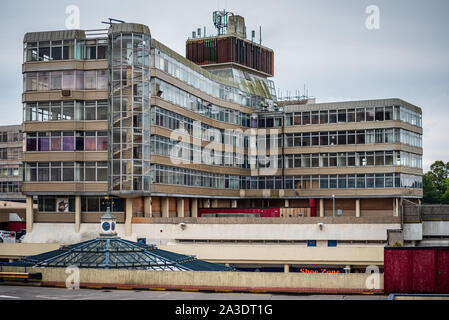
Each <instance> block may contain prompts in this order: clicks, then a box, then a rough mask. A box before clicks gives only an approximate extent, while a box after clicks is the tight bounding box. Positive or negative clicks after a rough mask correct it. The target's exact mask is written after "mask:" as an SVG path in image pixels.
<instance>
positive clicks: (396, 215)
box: [393, 198, 399, 217]
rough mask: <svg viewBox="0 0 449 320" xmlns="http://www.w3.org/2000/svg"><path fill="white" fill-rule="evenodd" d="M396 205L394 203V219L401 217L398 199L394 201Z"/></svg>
mask: <svg viewBox="0 0 449 320" xmlns="http://www.w3.org/2000/svg"><path fill="white" fill-rule="evenodd" d="M393 201H394V203H393V205H394V206H393V209H394V211H393V216H394V217H399V199H398V198H395V199H394V200H393Z"/></svg>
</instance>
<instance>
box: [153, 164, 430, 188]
mask: <svg viewBox="0 0 449 320" xmlns="http://www.w3.org/2000/svg"><path fill="white" fill-rule="evenodd" d="M151 174H152V183H161V184H172V185H183V186H193V187H203V188H215V189H248V190H251V189H303V190H307V189H347V188H349V189H355V188H357V189H371V188H382V189H383V188H411V189H422V177H421V176H414V175H408V174H401V173H380V174H377V173H376V174H357V175H356V174H344V175H316V176H285V177H282V176H257V177H248V176H240V177H239V176H233V175H220V174H213V173H207V172H201V171H194V170H189V169H180V168H173V167H168V166H162V165H153V166H152V167H151Z"/></svg>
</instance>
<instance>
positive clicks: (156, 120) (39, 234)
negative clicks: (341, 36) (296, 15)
mask: <svg viewBox="0 0 449 320" xmlns="http://www.w3.org/2000/svg"><path fill="white" fill-rule="evenodd" d="M219 30H220V32H219V35H218V36H214V37H196V35H195V37H194V38H191V39H189V40H188V41H187V49H186V52H187V58H184V57H183V56H181V55H180V54H178V53H176V52H174V51H172V50H171V49H169V48H167V47H166V46H164V45H163V44H162V43H161V42H159V41H157V40H155V39H154V38H152V37H151V34H150V30H149V28H148V27H147V26H145V25H140V24H131V23H117V24H111V26H110V28H109V30H104V31H100V32H99V31H98V30H96V31H82V30H72V31H52V32H33V33H27V34H26V35H25V38H24V64H23V76H24V92H23V96H22V99H23V104H24V113H23V114H24V119H23V120H24V123H23V131H24V134H25V140H26V141H25V148H26V150H25V152H24V160H23V161H24V170H25V175H24V177H25V181H24V185H23V192H24V194H26V196H27V203H28V206H29V207H30V206H31V203H32V199H33V196H36V197H37V198H38V205H39V212H38V213H37V214H32V211H31V209H30V210H28V214H27V227H28V232H29V238H28V239H29V241H47V240H48V239H51V240H52V241H62V242H64V241H65V242H70V241H72V240H73V239H75V238H76V237H78V238H79V237H81V238H82V237H89V235H90V233H89V232H92V230H93V228H95V227H96V224H94V222H97V221H98V220H99V217H100V216H101V215H102V214H103V212H104V211H105V209H106V203H105V201H104V197H105V196H106V195H109V196H111V197H112V202H113V205H112V207H113V208H112V211H113V212H114V214H115V215H116V216H117V218H118V222H119V223H120V224H121V226H120V227H121V229H119V233H120V232H121V233H122V235H125V236H132V235H133V236H135V237H137V238H148V239H152V240H153V241H165V240H172V241H178V242H182V241H198V240H200V241H278V242H279V241H281V242H282V241H293V242H295V241H296V242H298V243H302V242H304V243H306V241H308V240H310V241H312V242H308V243H309V244H311V245H313V241H315V244H316V241H318V242H319V243H320V241H321V242H322V241H332V245H333V244H335V243H336V241H340V242H339V243H345V242H346V243H357V242H360V241H364V242H365V243H366V242H369V241H371V242H373V243H380V244H382V243H386V241H387V230H389V229H401V218H400V216H401V203H402V201H403V199H409V200H412V201H415V202H416V201H419V199H420V198H421V197H422V179H421V176H422V133H423V132H422V126H421V113H422V112H421V109H420V108H418V107H416V106H414V105H412V104H410V103H407V102H405V101H403V100H400V99H381V100H367V101H350V102H339V103H315V100H314V99H307V98H305V99H301V100H298V101H278V99H277V97H276V90H275V86H274V82H273V81H272V80H271V79H270V78H271V77H272V76H274V53H273V51H272V50H271V49H268V48H266V47H263V46H262V45H261V44H260V43H255V42H254V41H250V40H247V39H246V29H245V27H244V21H243V18H241V17H239V16H230V17H229V25H228V28H227V31H226V30H225V32H223V29H219ZM106 31H107V33H106ZM258 207H264V208H268V207H277V208H308V209H309V210H305V211H301V212H303V215H305V216H303V217H298V212H299V211H297V210H296V211H295V210H290V211H289V210H283V211H282V212H283V214H282V217H283V219H282V218H281V217H279V218H273V219H266V220H263V219H261V218H259V219H256V218H253V219H240V220H239V219H237V220H235V219H234V218H229V219H220V218H198V217H199V215H201V209H202V208H240V209H246V208H258ZM313 217H316V218H317V219H318V218H322V219H324V220H322V221H327V222H329V223H331V227H330V231H329V232H330V233H329V234H326V232H327V231H325V232H324V233H319V230H318V231H316V230H315V229H314V231H313V232H312V231H311V229H312V228H315V227H316V226H315V224H316V221H315V220H313V221H312V220H307V219H311V218H313ZM174 218H176V219H174ZM339 218H340V220H338V219H339ZM326 219H327V220H326ZM242 221H244V222H242ZM178 223H181V225H180V228H179V227H178ZM186 223H187V224H188V225H189V226H188V227H187V228H186V227H185V226H186ZM236 225H237V226H236ZM33 226H34V227H33ZM351 226H352V227H351ZM333 228H334V229H333ZM342 228H343V229H342ZM351 228H353V229H351ZM324 229H325V230H327V229H326V227H325V228H324ZM44 230H46V231H45V232H44ZM62 230H64V232H59V231H62ZM320 230H322V226H321V227H320ZM31 231H33V232H31ZM48 231H50V232H48ZM52 232H53V233H52ZM329 243H330V242H329Z"/></svg>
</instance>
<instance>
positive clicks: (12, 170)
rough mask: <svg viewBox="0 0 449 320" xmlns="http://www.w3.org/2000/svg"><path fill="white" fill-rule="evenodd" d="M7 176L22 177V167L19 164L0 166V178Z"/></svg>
mask: <svg viewBox="0 0 449 320" xmlns="http://www.w3.org/2000/svg"><path fill="white" fill-rule="evenodd" d="M8 177H22V168H20V167H19V166H14V167H10V166H9V167H0V178H8Z"/></svg>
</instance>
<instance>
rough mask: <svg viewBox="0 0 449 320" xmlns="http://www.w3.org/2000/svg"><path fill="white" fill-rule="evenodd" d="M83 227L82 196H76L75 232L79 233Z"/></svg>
mask: <svg viewBox="0 0 449 320" xmlns="http://www.w3.org/2000/svg"><path fill="white" fill-rule="evenodd" d="M80 227H81V197H80V196H75V232H76V233H79V232H80Z"/></svg>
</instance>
